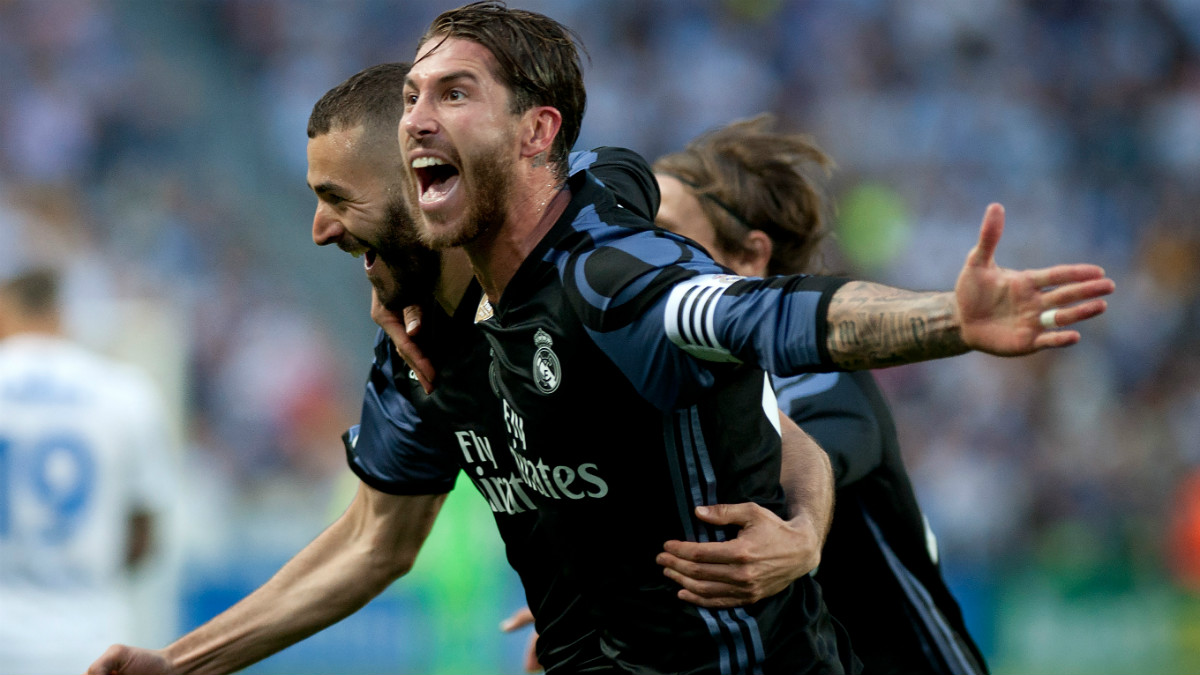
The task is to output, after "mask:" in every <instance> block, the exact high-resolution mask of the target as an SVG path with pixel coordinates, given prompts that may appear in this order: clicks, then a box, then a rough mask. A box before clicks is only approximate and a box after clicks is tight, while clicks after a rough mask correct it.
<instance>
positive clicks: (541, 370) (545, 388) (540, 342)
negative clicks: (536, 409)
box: [533, 328, 562, 394]
mask: <svg viewBox="0 0 1200 675" xmlns="http://www.w3.org/2000/svg"><path fill="white" fill-rule="evenodd" d="M533 344H535V345H537V351H535V352H534V353H533V381H534V382H535V383H537V388H538V391H540V392H542V393H543V394H552V393H554V390H555V389H558V384H559V383H560V382H562V366H561V365H559V363H558V355H556V354H555V353H554V350H552V349H551V347H553V346H554V340H553V338H551V337H550V334H549V333H547V332H546V331H544V330H542V329H541V328H539V329H537V332H536V333H534V334H533Z"/></svg>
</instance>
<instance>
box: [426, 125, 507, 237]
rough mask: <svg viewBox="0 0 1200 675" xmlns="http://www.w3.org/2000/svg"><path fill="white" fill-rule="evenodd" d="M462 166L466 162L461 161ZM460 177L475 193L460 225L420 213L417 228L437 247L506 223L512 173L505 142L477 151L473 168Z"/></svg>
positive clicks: (494, 228) (492, 229)
mask: <svg viewBox="0 0 1200 675" xmlns="http://www.w3.org/2000/svg"><path fill="white" fill-rule="evenodd" d="M459 166H460V167H461V166H463V165H462V164H461V163H460V164H459ZM468 178H469V179H470V180H469V181H468V180H467V179H468ZM459 181H460V185H461V186H463V187H465V186H466V185H465V183H467V182H469V183H470V187H471V188H472V193H473V195H472V196H473V198H472V200H471V202H470V203H469V204H468V206H467V208H466V212H465V213H464V214H463V217H462V221H461V224H460V226H459V227H457V228H449V227H440V228H439V227H436V226H435V225H434V224H433V223H434V222H437V221H433V222H431V219H430V218H429V215H428V214H425V213H422V214H421V216H420V220H419V222H420V227H419V228H418V229H419V231H420V236H421V241H422V242H423V243H424V244H425V245H426V246H428V247H429V248H431V249H433V250H435V251H437V250H441V249H443V248H450V247H453V246H463V245H466V244H470V243H472V242H475V241H478V240H479V239H480V238H481V237H483V236H484V235H486V234H489V233H492V232H496V231H497V230H499V229H500V227H501V226H502V225H503V224H504V219H505V215H506V213H507V211H508V198H509V188H510V186H511V185H512V181H513V177H512V172H511V171H510V170H509V166H508V162H507V161H506V158H505V154H504V147H503V146H502V145H500V144H497V145H495V146H492V147H490V148H487V149H485V150H482V151H480V152H479V153H478V154H476V155H475V157H474V158H473V161H472V163H471V168H470V169H469V170H467V169H465V167H464V170H463V172H462V175H461V176H459ZM414 191H415V190H414Z"/></svg>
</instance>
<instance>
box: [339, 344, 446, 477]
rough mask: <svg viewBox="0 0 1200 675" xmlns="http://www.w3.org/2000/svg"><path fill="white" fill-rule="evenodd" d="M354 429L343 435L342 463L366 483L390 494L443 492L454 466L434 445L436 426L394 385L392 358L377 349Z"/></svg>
mask: <svg viewBox="0 0 1200 675" xmlns="http://www.w3.org/2000/svg"><path fill="white" fill-rule="evenodd" d="M376 353H377V356H376V359H375V363H373V364H372V366H371V374H370V377H369V378H368V380H367V386H366V391H365V393H364V395H363V405H362V416H361V418H360V420H359V423H358V425H356V426H355V427H353V428H351V429H350V430H349V431H347V432H346V433H345V434H343V437H342V440H343V442H344V444H345V446H346V460H347V462H348V463H349V465H350V469H351V470H352V471H354V473H355V474H356V475H358V477H359V478H361V479H362V481H363V482H364V483H366V484H367V485H370V486H371V487H373V488H375V489H376V490H379V491H381V492H386V493H388V494H393V495H422V494H444V493H446V492H449V491H450V490H451V489H452V488H453V487H454V481H455V478H456V477H457V475H458V465H457V464H456V463H455V461H454V458H453V455H452V454H451V453H448V452H445V451H442V450H440V449H439V448H438V447H437V444H436V443H435V442H434V425H433V424H432V423H431V422H429V421H428V420H424V419H422V417H421V415H420V414H419V411H418V410H417V409H416V407H415V406H414V405H413V404H412V402H411V401H410V400H409V399H408V398H406V397H405V396H404V394H403V393H402V392H401V391H400V390H399V389H398V388H397V387H396V385H395V382H394V381H393V379H392V375H391V373H392V370H391V366H390V359H388V358H387V357H386V356H382V354H383V352H381V350H378V349H377V350H376Z"/></svg>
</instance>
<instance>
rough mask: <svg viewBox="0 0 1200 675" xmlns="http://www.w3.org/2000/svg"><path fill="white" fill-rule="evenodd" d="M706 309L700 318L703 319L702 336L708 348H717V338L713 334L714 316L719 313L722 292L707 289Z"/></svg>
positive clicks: (705, 292) (700, 314) (701, 322)
mask: <svg viewBox="0 0 1200 675" xmlns="http://www.w3.org/2000/svg"><path fill="white" fill-rule="evenodd" d="M704 294H705V298H704V309H703V310H702V311H701V312H699V316H701V317H703V319H702V320H701V321H700V334H701V336H702V339H703V341H704V345H705V346H706V347H712V348H716V347H717V346H718V345H717V337H716V335H713V333H712V325H713V316H714V315H715V314H716V312H717V298H719V297H720V296H721V291H720V290H719V289H716V288H711V287H710V288H706V289H705V290H704Z"/></svg>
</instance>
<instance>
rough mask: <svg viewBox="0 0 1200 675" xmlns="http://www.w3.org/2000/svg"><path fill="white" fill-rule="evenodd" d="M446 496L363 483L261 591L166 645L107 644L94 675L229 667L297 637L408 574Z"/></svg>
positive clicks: (356, 606)
mask: <svg viewBox="0 0 1200 675" xmlns="http://www.w3.org/2000/svg"><path fill="white" fill-rule="evenodd" d="M444 500H445V495H421V496H394V495H388V494H385V493H382V492H379V491H377V490H374V489H372V488H371V487H368V486H367V485H366V484H360V485H359V489H358V494H357V495H356V496H355V498H354V501H353V502H352V503H351V504H350V507H349V508H348V509H347V510H346V512H345V513H344V514H342V516H341V517H340V518H338V520H337V521H335V522H334V523H333V524H332V525H330V526H329V527H328V528H327V529H326V530H325V531H324V532H322V533H321V534H320V536H318V537H317V538H316V539H314V540H313V542H312V543H310V544H309V545H308V546H306V547H305V548H304V549H303V550H302V551H300V553H298V554H296V556H295V557H294V558H292V559H291V560H290V561H288V563H287V564H286V565H284V566H283V568H281V569H280V570H279V571H278V572H277V573H276V574H275V576H273V577H272V578H271V579H270V580H269V581H267V583H265V584H263V585H262V586H261V587H259V588H258V590H256V591H254V592H253V593H251V594H250V595H248V596H246V597H245V598H243V599H242V600H241V601H239V602H238V603H237V604H235V605H234V606H233V607H230V608H229V609H227V610H225V611H224V612H222V613H221V614H219V615H217V616H216V617H215V618H213V619H212V620H211V621H209V622H208V623H206V624H204V625H203V626H200V627H199V628H197V629H196V630H194V631H192V632H190V633H188V634H187V635H184V636H183V637H181V638H179V639H178V640H176V641H175V642H174V643H172V644H171V645H169V646H168V647H166V648H165V649H161V650H147V649H140V648H136V647H127V646H125V645H114V646H112V647H109V649H108V651H106V652H104V654H103V655H102V656H101V657H100V658H99V659H97V660H96V661H95V662H94V663H93V664H92V665H91V667H90V668H89V669H88V671H87V672H88V675H151V674H155V675H162V674H171V675H182V674H184V673H205V674H209V673H212V674H216V673H231V672H234V671H237V670H241V669H242V668H245V667H246V666H249V665H250V664H252V663H256V662H258V661H260V660H262V659H264V658H266V657H267V656H270V655H271V654H274V653H275V652H277V651H279V650H281V649H283V648H285V647H288V646H290V645H292V644H294V643H296V642H299V641H300V640H303V639H304V638H306V637H308V636H310V635H312V634H313V633H316V632H317V631H320V630H321V629H323V628H325V627H327V626H330V625H332V624H333V623H336V622H337V621H340V620H341V619H343V618H345V617H347V616H349V615H350V614H352V613H354V612H355V611H357V610H358V609H359V608H361V607H362V606H363V605H365V604H366V603H367V602H369V601H370V600H371V599H372V598H374V597H375V596H376V595H378V594H379V593H381V592H382V591H383V590H384V589H385V588H387V587H388V585H389V584H390V583H392V582H393V581H395V580H396V579H397V578H398V577H400V576H401V575H403V574H404V573H406V572H407V571H408V570H409V569H410V568H411V567H412V564H413V561H414V560H415V559H416V556H417V551H418V550H420V547H421V544H422V543H423V542H424V541H425V537H426V535H428V534H429V528H430V527H432V525H433V520H434V518H435V517H436V516H437V513H438V510H439V509H440V508H441V506H442V502H443V501H444Z"/></svg>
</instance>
